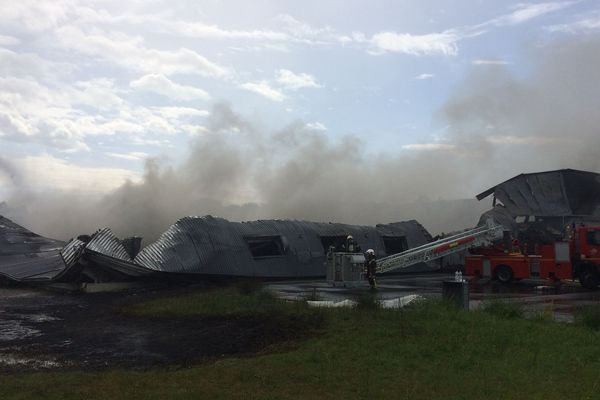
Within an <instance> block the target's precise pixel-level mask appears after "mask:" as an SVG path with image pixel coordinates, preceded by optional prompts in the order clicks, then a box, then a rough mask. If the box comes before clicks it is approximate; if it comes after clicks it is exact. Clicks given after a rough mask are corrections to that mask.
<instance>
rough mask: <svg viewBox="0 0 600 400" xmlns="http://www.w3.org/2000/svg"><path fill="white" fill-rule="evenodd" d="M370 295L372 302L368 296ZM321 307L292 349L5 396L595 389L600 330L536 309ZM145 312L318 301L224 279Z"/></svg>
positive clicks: (353, 395)
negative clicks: (534, 312) (529, 313)
mask: <svg viewBox="0 0 600 400" xmlns="http://www.w3.org/2000/svg"><path fill="white" fill-rule="evenodd" d="M363 303H364V304H363ZM359 304H363V306H359V307H357V308H355V309H335V310H325V311H323V310H320V311H318V312H319V313H322V315H323V318H324V319H325V325H324V327H323V329H322V331H321V332H320V333H319V334H318V335H315V336H313V337H312V338H310V339H308V340H305V341H303V342H301V343H300V344H299V345H297V346H294V347H293V348H292V349H289V350H286V351H282V352H276V353H271V354H262V355H258V356H255V357H247V358H236V357H231V358H223V359H220V360H218V361H216V362H212V363H209V364H202V365H197V366H195V367H193V368H187V369H175V368H162V369H150V370H147V371H136V370H107V371H99V372H77V371H75V372H73V371H65V372H60V371H58V372H45V373H27V374H19V375H10V376H0V393H1V398H2V399H29V398H44V399H81V398H85V399H132V398H144V399H166V398H169V399H171V398H173V399H298V398H306V399H544V400H549V399H573V398H576V399H593V398H598V397H599V396H600V395H599V394H598V393H599V389H600V388H599V384H600V346H598V343H599V339H600V337H599V333H597V332H595V331H593V330H590V329H588V328H586V327H585V326H580V325H576V324H575V325H565V324H558V323H555V322H552V321H547V320H535V321H532V320H527V319H523V318H521V317H520V315H519V314H518V313H515V312H514V310H507V309H506V308H504V306H502V305H494V306H491V307H489V308H486V309H485V310H483V311H475V312H466V311H462V310H458V309H456V308H453V307H450V306H447V305H446V304H444V303H436V302H423V303H419V304H416V305H414V306H409V307H408V308H406V309H403V310H382V309H379V308H376V307H372V304H371V303H370V302H369V300H368V299H366V298H365V299H364V300H360V301H359ZM126 312H131V313H132V314H135V315H151V316H155V317H160V316H173V315H182V316H184V315H185V316H194V315H197V316H206V315H213V316H215V315H223V314H226V315H251V314H253V313H258V314H259V315H264V313H265V312H266V313H271V312H274V313H280V312H283V313H288V314H289V315H296V313H298V315H305V314H306V313H312V312H316V311H312V310H310V309H307V308H306V307H303V306H298V305H290V304H287V303H284V302H281V301H279V300H276V299H274V298H273V297H272V296H271V295H269V294H268V293H267V294H265V292H262V291H260V290H259V291H251V292H249V293H242V291H240V290H239V289H237V288H236V289H231V288H229V289H222V290H217V291H213V292H208V293H199V294H188V295H185V296H183V297H174V298H169V299H166V300H157V301H150V302H147V303H144V304H141V305H137V306H133V307H132V308H131V309H128V310H126Z"/></svg>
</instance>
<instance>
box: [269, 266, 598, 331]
mask: <svg viewBox="0 0 600 400" xmlns="http://www.w3.org/2000/svg"><path fill="white" fill-rule="evenodd" d="M452 279H454V274H439V273H426V274H411V275H394V276H385V277H380V278H379V279H378V290H377V295H378V296H379V298H381V299H382V300H388V299H393V298H398V297H402V296H406V295H411V294H418V295H421V296H425V297H431V298H440V297H441V296H442V282H443V281H445V280H452ZM269 287H270V288H271V289H272V290H275V291H276V292H278V293H279V294H280V296H281V297H283V298H288V299H302V298H310V299H319V300H333V301H340V300H344V299H352V298H355V297H356V296H357V295H358V294H359V293H360V292H362V291H365V290H368V288H369V286H368V284H367V282H359V283H358V286H356V287H348V288H346V287H331V285H329V284H327V283H326V282H325V281H288V282H277V283H272V284H270V285H269ZM469 291H470V293H469V298H470V301H469V308H470V309H477V308H478V307H480V306H481V305H482V303H484V302H486V301H492V300H494V299H499V300H502V301H506V302H515V303H518V304H521V305H523V307H524V309H525V311H526V312H528V313H537V312H544V313H550V314H552V315H553V317H554V319H556V320H558V321H566V322H569V321H572V320H573V311H574V309H576V308H577V307H581V306H584V305H590V304H600V291H590V290H587V289H584V288H582V287H581V286H580V285H579V283H578V282H571V281H565V282H561V283H560V284H559V285H556V284H554V283H552V282H550V281H546V280H539V281H536V280H522V281H518V282H515V283H513V284H511V285H503V284H500V283H497V282H490V280H489V279H481V280H478V281H474V280H471V281H470V283H469Z"/></svg>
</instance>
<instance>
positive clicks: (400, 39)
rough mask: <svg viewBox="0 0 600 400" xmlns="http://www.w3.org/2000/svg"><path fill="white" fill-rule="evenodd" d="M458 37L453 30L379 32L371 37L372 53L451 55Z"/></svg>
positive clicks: (454, 51)
mask: <svg viewBox="0 0 600 400" xmlns="http://www.w3.org/2000/svg"><path fill="white" fill-rule="evenodd" d="M459 39H460V37H459V36H458V35H457V34H456V32H453V31H446V32H442V33H429V34H425V35H411V34H409V33H396V32H381V33H377V34H375V35H373V37H372V38H371V41H370V43H371V45H372V49H371V52H372V53H374V54H385V53H401V54H410V55H415V56H425V55H445V56H453V55H456V53H457V51H458V46H457V41H458V40H459Z"/></svg>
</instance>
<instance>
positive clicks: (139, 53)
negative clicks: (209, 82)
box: [46, 26, 230, 77]
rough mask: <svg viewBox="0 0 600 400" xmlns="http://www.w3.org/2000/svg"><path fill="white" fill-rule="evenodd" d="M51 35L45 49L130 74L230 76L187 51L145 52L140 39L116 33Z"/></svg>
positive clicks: (66, 30)
mask: <svg viewBox="0 0 600 400" xmlns="http://www.w3.org/2000/svg"><path fill="white" fill-rule="evenodd" d="M54 34H55V38H52V39H47V40H46V42H47V45H48V46H52V47H58V48H60V49H63V50H68V51H75V52H78V53H80V54H83V55H87V56H91V57H95V58H97V59H101V60H103V61H104V62H107V63H108V64H110V65H119V66H122V67H124V68H127V69H131V70H134V71H143V72H147V73H159V74H166V75H170V74H175V73H188V74H199V75H202V76H208V77H226V76H228V75H230V71H229V70H228V69H227V68H225V67H222V66H220V65H218V64H216V63H214V62H212V61H209V60H208V59H207V58H206V57H204V56H202V55H200V54H198V53H197V52H195V51H193V50H190V49H186V48H180V49H177V50H158V49H154V48H148V47H147V46H146V45H145V42H144V39H143V38H142V37H141V36H130V35H126V34H124V33H119V32H107V33H104V34H100V33H90V34H87V33H85V32H83V31H82V30H81V29H80V28H78V27H74V26H63V27H60V28H58V29H56V30H55V32H54Z"/></svg>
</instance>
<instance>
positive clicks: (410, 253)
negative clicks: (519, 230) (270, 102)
mask: <svg viewBox="0 0 600 400" xmlns="http://www.w3.org/2000/svg"><path fill="white" fill-rule="evenodd" d="M503 230H504V227H503V226H502V225H499V224H496V223H494V221H493V220H492V219H488V220H487V222H486V224H485V225H483V226H479V227H477V228H474V229H470V230H468V231H464V232H461V233H459V234H456V235H452V236H449V237H445V238H442V239H440V240H437V241H435V242H431V243H427V244H424V245H422V246H419V247H415V248H412V249H409V250H406V251H404V252H402V253H398V254H393V255H391V256H387V257H384V258H381V259H378V260H377V272H379V273H382V272H389V271H394V270H396V269H402V268H406V267H410V266H411V265H414V264H418V263H420V262H426V261H432V260H435V259H438V258H441V257H444V256H447V255H450V254H453V253H456V252H459V251H461V250H466V249H469V248H471V247H477V246H481V245H484V244H488V243H490V242H492V241H494V240H496V239H499V238H500V237H502V231H503Z"/></svg>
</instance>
